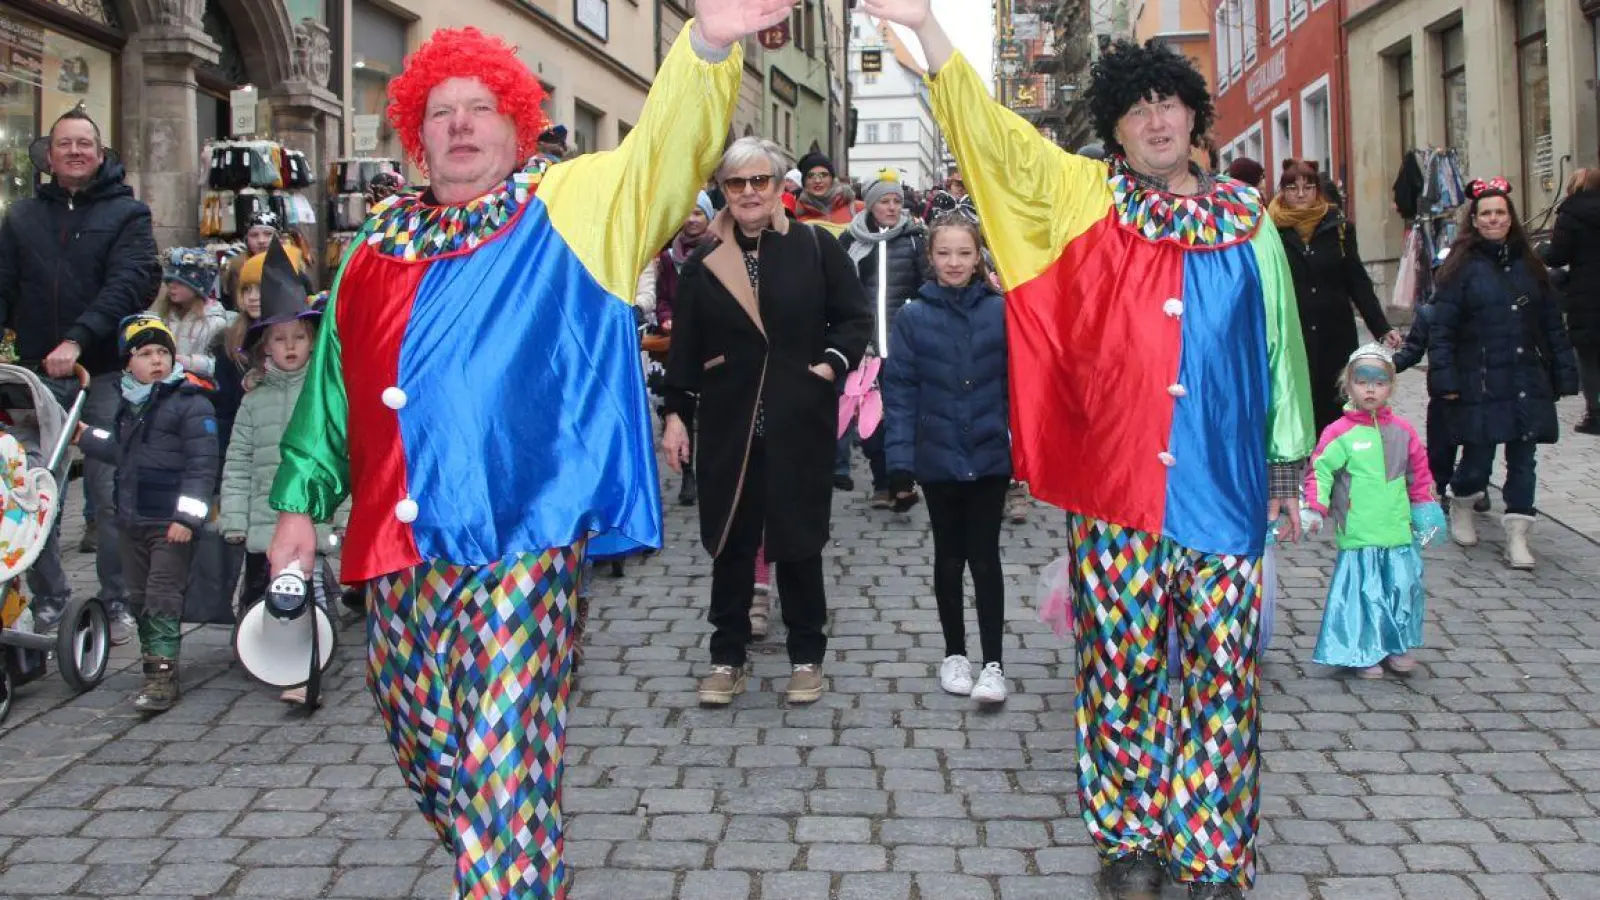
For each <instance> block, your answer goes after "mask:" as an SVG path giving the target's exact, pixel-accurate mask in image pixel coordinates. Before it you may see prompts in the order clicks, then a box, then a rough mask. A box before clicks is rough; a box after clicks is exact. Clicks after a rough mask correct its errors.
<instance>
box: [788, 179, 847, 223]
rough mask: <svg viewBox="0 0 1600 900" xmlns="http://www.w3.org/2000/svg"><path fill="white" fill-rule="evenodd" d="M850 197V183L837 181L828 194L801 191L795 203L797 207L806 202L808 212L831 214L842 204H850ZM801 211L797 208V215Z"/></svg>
mask: <svg viewBox="0 0 1600 900" xmlns="http://www.w3.org/2000/svg"><path fill="white" fill-rule="evenodd" d="M850 198H851V193H850V185H848V184H842V183H840V182H838V181H835V182H834V183H833V187H831V188H829V189H828V192H827V193H826V194H813V193H811V192H810V191H801V192H800V193H799V194H796V195H795V198H794V203H795V206H797V207H798V206H800V205H802V204H804V205H805V206H806V207H807V212H810V213H815V214H816V215H819V216H830V215H832V214H833V211H834V210H835V209H837V208H839V207H840V206H849V205H850ZM799 212H800V210H799V209H796V210H795V213H796V214H797V215H798V214H799Z"/></svg>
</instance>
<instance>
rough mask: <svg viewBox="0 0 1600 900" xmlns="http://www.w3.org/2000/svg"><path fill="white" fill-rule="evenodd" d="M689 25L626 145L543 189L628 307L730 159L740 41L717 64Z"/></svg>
mask: <svg viewBox="0 0 1600 900" xmlns="http://www.w3.org/2000/svg"><path fill="white" fill-rule="evenodd" d="M692 25H693V23H692V22H691V23H690V26H692ZM690 26H685V27H684V29H683V32H682V33H681V34H679V35H678V40H677V42H676V43H674V44H673V45H672V51H671V52H670V53H668V54H667V58H666V60H665V61H664V62H662V64H661V71H660V72H658V73H657V75H656V82H655V86H654V87H652V88H651V89H650V95H649V97H647V98H646V99H645V103H644V111H643V112H642V113H641V114H640V115H639V124H638V125H637V126H635V128H634V129H633V131H632V132H630V133H629V134H628V136H627V138H625V139H624V140H623V142H622V145H621V146H619V147H618V148H617V149H615V150H610V151H607V152H604V153H591V154H587V155H585V156H581V157H579V158H577V159H574V160H570V161H568V162H564V163H559V164H557V165H555V166H552V167H551V168H550V170H549V171H547V172H545V173H544V177H543V179H542V180H541V181H540V184H539V199H540V200H541V201H543V203H544V204H545V208H546V209H548V210H549V213H550V223H551V224H552V225H553V226H555V229H556V232H557V233H559V234H560V235H561V237H562V239H564V240H565V241H566V242H567V246H568V247H570V248H572V251H573V252H574V253H575V254H577V256H578V259H579V260H581V261H582V262H583V265H584V268H586V269H588V270H589V273H590V274H591V275H593V276H594V277H595V280H597V281H599V282H600V285H601V287H603V288H605V289H606V291H607V292H608V293H610V294H612V295H613V296H615V297H618V298H620V299H622V300H625V301H627V302H628V303H632V302H633V296H634V288H635V286H636V285H637V283H638V279H639V272H640V270H642V269H643V268H644V264H645V263H646V262H647V261H648V260H649V259H650V257H651V255H653V254H655V253H656V252H658V251H659V250H660V249H661V248H662V247H663V246H665V245H666V243H667V241H668V240H670V239H671V238H672V236H673V235H674V234H676V233H677V231H678V228H679V227H681V226H682V225H683V220H684V219H686V218H688V216H689V211H690V210H692V209H694V201H695V194H696V193H697V192H698V191H699V190H700V188H701V187H702V186H704V184H705V181H706V179H707V178H709V177H710V176H711V173H712V170H714V169H715V168H716V165H717V163H718V162H719V161H720V160H721V158H722V148H723V145H724V144H725V143H726V142H727V139H728V128H729V125H730V123H731V122H732V121H733V105H734V103H735V101H736V100H737V98H738V96H739V81H740V79H741V78H742V77H743V74H744V50H743V48H742V47H741V46H740V45H739V44H737V43H735V44H734V45H733V47H732V48H731V52H730V53H729V54H728V58H727V59H724V60H723V61H721V62H719V63H708V62H706V61H704V60H702V59H700V57H698V56H697V55H695V52H694V49H693V48H692V47H690V46H689V42H690V38H689V32H690ZM780 174H781V173H780Z"/></svg>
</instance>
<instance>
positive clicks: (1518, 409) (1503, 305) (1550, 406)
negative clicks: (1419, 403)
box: [1428, 241, 1578, 444]
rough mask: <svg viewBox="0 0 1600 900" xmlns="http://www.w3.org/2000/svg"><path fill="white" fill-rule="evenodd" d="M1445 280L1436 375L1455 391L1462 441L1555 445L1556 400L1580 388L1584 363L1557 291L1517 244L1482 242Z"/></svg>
mask: <svg viewBox="0 0 1600 900" xmlns="http://www.w3.org/2000/svg"><path fill="white" fill-rule="evenodd" d="M1455 252H1457V253H1470V254H1471V257H1470V258H1469V259H1468V260H1467V261H1466V263H1465V264H1463V265H1462V266H1461V267H1460V268H1459V269H1456V270H1455V271H1454V272H1453V273H1452V274H1451V275H1450V276H1449V278H1448V280H1446V281H1445V282H1444V283H1442V284H1440V285H1439V287H1438V291H1437V293H1436V295H1435V297H1436V299H1435V300H1434V304H1433V318H1432V322H1431V326H1430V329H1429V336H1428V337H1429V345H1428V362H1429V365H1430V366H1431V368H1432V370H1433V371H1432V372H1431V373H1430V376H1431V377H1430V381H1431V383H1432V385H1433V386H1434V387H1435V388H1436V389H1437V390H1438V391H1439V392H1440V393H1441V394H1457V395H1459V396H1460V400H1459V402H1457V403H1456V404H1454V406H1455V411H1454V413H1453V418H1454V421H1453V423H1452V426H1453V429H1454V432H1455V435H1456V439H1457V440H1458V441H1459V442H1460V443H1462V444H1505V443H1510V442H1512V441H1533V442H1535V443H1540V444H1551V443H1555V441H1556V439H1557V438H1559V437H1560V436H1561V425H1560V422H1559V420H1558V419H1557V418H1556V398H1557V397H1562V396H1567V395H1570V394H1576V393H1577V392H1578V360H1577V357H1576V356H1575V355H1574V354H1573V352H1572V344H1571V343H1570V342H1569V341H1568V340H1567V331H1566V328H1565V327H1563V325H1562V322H1561V309H1560V305H1559V303H1558V301H1557V300H1556V297H1555V292H1554V289H1552V288H1550V287H1549V286H1548V285H1546V284H1544V283H1543V282H1542V281H1540V280H1539V279H1538V278H1537V277H1536V276H1535V275H1534V273H1533V271H1532V270H1530V269H1529V268H1528V261H1527V260H1525V259H1523V258H1522V254H1521V252H1519V251H1518V250H1517V248H1515V247H1514V246H1509V245H1508V246H1505V247H1504V248H1502V246H1501V245H1499V244H1491V243H1489V242H1487V241H1484V242H1481V243H1479V244H1477V245H1476V246H1474V247H1472V248H1471V249H1464V250H1457V251H1455Z"/></svg>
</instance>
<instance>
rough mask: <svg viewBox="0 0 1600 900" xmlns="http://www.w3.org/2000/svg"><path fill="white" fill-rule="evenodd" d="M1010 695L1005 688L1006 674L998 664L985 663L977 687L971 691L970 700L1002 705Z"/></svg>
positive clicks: (1008, 690)
mask: <svg viewBox="0 0 1600 900" xmlns="http://www.w3.org/2000/svg"><path fill="white" fill-rule="evenodd" d="M1009 693H1011V691H1010V689H1008V688H1007V687H1006V673H1005V672H1004V671H1003V670H1002V669H1001V668H1000V664H999V663H994V662H992V663H987V664H985V665H984V667H983V672H982V673H981V674H979V675H978V685H977V687H974V688H973V689H972V699H974V700H976V701H978V702H979V703H1004V702H1006V695H1007V694H1009Z"/></svg>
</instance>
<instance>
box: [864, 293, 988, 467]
mask: <svg viewBox="0 0 1600 900" xmlns="http://www.w3.org/2000/svg"><path fill="white" fill-rule="evenodd" d="M882 386H883V404H884V428H885V429H886V431H885V434H884V453H885V456H886V461H887V463H888V466H889V471H890V472H896V473H899V472H909V473H912V474H913V475H914V476H915V477H916V480H917V481H920V482H922V483H924V484H928V483H931V482H939V481H973V480H975V479H978V478H987V477H991V476H996V475H1006V476H1009V475H1010V474H1011V426H1010V418H1009V416H1008V415H1007V408H1008V404H1009V402H1010V395H1009V391H1008V388H1007V374H1006V315H1005V300H1004V299H1003V298H1002V297H1001V296H1000V295H999V294H996V293H995V292H994V291H993V290H991V289H990V288H989V286H988V285H987V284H985V283H982V282H981V281H979V282H974V283H972V284H970V285H968V286H966V287H964V288H947V287H941V286H939V285H938V284H936V283H934V282H929V283H927V284H925V285H923V286H922V291H921V293H920V297H919V299H917V300H914V301H912V302H910V303H907V304H906V305H905V307H904V308H903V309H901V310H900V315H899V316H897V317H896V318H895V321H894V330H893V331H891V332H890V334H889V358H888V359H887V360H885V361H884V365H883V376H882Z"/></svg>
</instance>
